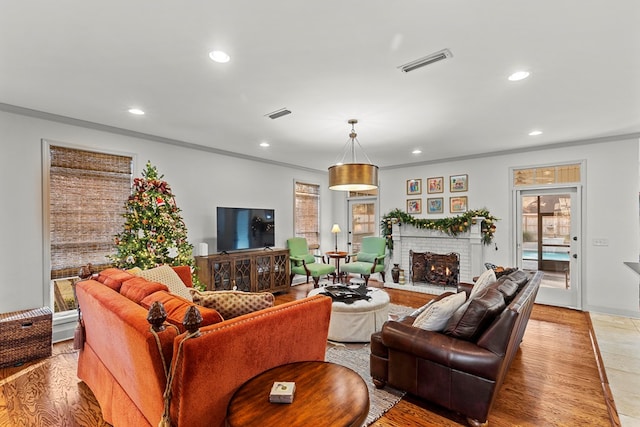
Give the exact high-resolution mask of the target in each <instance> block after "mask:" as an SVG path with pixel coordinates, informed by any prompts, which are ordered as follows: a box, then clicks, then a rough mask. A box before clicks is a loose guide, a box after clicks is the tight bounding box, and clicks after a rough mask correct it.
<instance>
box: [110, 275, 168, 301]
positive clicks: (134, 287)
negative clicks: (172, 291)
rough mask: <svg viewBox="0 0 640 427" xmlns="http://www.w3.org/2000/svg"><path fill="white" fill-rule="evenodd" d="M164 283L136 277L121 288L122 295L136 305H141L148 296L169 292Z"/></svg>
mask: <svg viewBox="0 0 640 427" xmlns="http://www.w3.org/2000/svg"><path fill="white" fill-rule="evenodd" d="M168 290H169V288H167V287H166V286H165V285H163V284H162V283H157V282H150V281H148V280H146V279H143V278H142V277H134V278H131V279H129V280H127V281H126V282H124V283H123V284H122V287H121V288H120V294H121V295H123V296H125V297H127V298H129V299H130V300H131V301H133V302H135V303H136V304H140V301H142V299H143V298H144V297H146V296H147V295H151V294H152V293H154V292H157V291H168Z"/></svg>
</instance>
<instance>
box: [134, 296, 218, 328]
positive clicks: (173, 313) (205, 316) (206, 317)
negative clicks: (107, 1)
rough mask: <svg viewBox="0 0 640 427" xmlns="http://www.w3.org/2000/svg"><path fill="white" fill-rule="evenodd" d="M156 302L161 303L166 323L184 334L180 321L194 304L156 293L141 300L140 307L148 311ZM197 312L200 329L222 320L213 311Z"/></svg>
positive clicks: (176, 297)
mask: <svg viewBox="0 0 640 427" xmlns="http://www.w3.org/2000/svg"><path fill="white" fill-rule="evenodd" d="M156 301H158V302H161V303H162V305H163V306H164V309H165V311H166V312H167V322H168V323H171V324H172V325H175V326H177V327H178V329H179V330H180V332H184V331H185V328H184V325H183V324H182V320H183V319H184V315H185V313H186V312H187V310H188V309H189V307H191V306H192V305H194V304H193V303H192V302H190V301H187V300H185V299H184V298H180V297H179V296H176V295H173V294H170V293H169V292H166V291H158V292H154V293H152V294H151V295H148V296H146V297H145V298H143V300H142V301H141V302H140V305H141V306H143V307H144V308H146V309H147V310H148V309H149V307H151V304H153V303H154V302H156ZM198 311H200V314H201V315H202V323H201V324H200V327H201V328H202V327H204V326H207V325H213V324H214V323H219V322H222V321H223V320H224V319H223V318H222V316H221V315H220V313H218V312H217V311H216V310H214V309H211V308H206V307H198Z"/></svg>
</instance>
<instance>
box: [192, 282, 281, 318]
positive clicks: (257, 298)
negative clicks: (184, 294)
mask: <svg viewBox="0 0 640 427" xmlns="http://www.w3.org/2000/svg"><path fill="white" fill-rule="evenodd" d="M191 294H192V295H193V302H195V303H196V304H198V305H201V306H203V307H209V308H213V309H215V310H217V311H218V312H219V313H220V314H221V315H222V317H224V318H225V319H231V318H233V317H237V316H241V315H243V314H247V313H252V312H254V311H258V310H262V309H265V308H269V307H273V303H274V300H275V298H274V297H273V294H271V293H269V292H242V291H205V292H201V291H198V290H197V289H191Z"/></svg>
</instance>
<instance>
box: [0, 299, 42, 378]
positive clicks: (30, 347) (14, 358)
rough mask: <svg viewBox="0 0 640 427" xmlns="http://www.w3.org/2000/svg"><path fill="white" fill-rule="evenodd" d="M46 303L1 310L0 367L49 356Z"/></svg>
mask: <svg viewBox="0 0 640 427" xmlns="http://www.w3.org/2000/svg"><path fill="white" fill-rule="evenodd" d="M51 319H52V315H51V310H50V309H49V308H48V307H43V308H34V309H31V310H23V311H14V312H11V313H4V314H0V367H6V366H12V365H20V364H22V363H25V362H28V361H30V360H33V359H39V358H41V357H48V356H51V334H52V330H51Z"/></svg>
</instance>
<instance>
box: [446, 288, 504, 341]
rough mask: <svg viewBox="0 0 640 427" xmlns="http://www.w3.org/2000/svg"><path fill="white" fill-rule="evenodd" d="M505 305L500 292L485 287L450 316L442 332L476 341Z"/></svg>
mask: <svg viewBox="0 0 640 427" xmlns="http://www.w3.org/2000/svg"><path fill="white" fill-rule="evenodd" d="M505 307H506V305H505V303H504V297H503V296H502V293H500V291H498V290H497V289H493V288H487V289H485V290H484V291H483V292H482V293H481V294H480V295H477V296H476V297H475V298H474V299H469V301H467V303H466V304H464V305H462V306H461V307H460V308H459V309H458V310H457V311H456V312H455V313H454V314H453V316H451V319H449V322H448V323H447V326H446V327H445V328H444V332H445V333H446V334H447V335H451V336H453V337H456V338H460V339H463V340H467V341H476V340H477V339H478V338H479V337H480V335H482V333H483V332H484V331H485V329H486V328H487V327H488V326H489V325H490V324H491V322H493V320H494V319H495V318H496V316H498V314H500V313H501V312H502V310H504V309H505Z"/></svg>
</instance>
